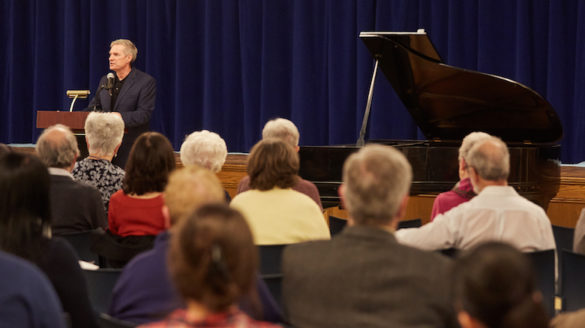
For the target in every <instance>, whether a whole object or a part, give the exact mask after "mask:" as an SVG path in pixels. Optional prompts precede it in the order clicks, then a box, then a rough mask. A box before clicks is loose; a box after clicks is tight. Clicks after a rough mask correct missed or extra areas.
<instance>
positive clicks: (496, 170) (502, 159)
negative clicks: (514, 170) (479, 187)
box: [466, 137, 510, 181]
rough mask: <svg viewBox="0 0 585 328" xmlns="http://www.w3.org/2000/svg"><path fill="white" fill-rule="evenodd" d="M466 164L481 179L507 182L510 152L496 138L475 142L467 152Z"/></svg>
mask: <svg viewBox="0 0 585 328" xmlns="http://www.w3.org/2000/svg"><path fill="white" fill-rule="evenodd" d="M466 162H467V165H468V166H469V167H472V168H474V169H475V171H477V174H478V175H479V176H480V177H481V178H482V179H485V180H488V181H499V180H507V179H508V175H509V173H510V152H509V151H508V147H507V146H506V144H505V143H504V142H503V141H502V140H501V139H500V138H497V137H489V138H487V139H483V140H480V141H478V142H476V143H475V145H473V147H471V149H470V150H469V154H468V156H467V159H466Z"/></svg>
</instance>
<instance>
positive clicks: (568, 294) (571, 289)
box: [560, 250, 585, 311]
mask: <svg viewBox="0 0 585 328" xmlns="http://www.w3.org/2000/svg"><path fill="white" fill-rule="evenodd" d="M584 278H585V255H582V254H577V253H573V252H571V251H567V250H562V251H561V281H560V286H561V288H560V289H561V291H560V295H561V297H562V300H563V305H562V309H563V311H575V310H579V309H583V308H585V279H584Z"/></svg>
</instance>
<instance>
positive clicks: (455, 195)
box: [431, 132, 490, 221]
mask: <svg viewBox="0 0 585 328" xmlns="http://www.w3.org/2000/svg"><path fill="white" fill-rule="evenodd" d="M489 136H490V135H489V134H487V133H485V132H471V133H470V134H468V135H467V136H465V138H463V141H462V142H461V147H459V157H458V159H457V160H458V163H459V182H457V184H455V186H454V187H453V189H451V190H449V191H446V192H443V193H440V194H439V195H437V197H436V198H435V201H434V202H433V209H432V211H431V221H433V219H434V218H435V216H437V215H439V214H442V213H445V212H447V211H448V210H450V209H452V208H453V207H456V206H457V205H459V204H461V203H465V202H466V201H468V200H470V199H472V198H473V197H475V195H476V194H475V192H473V186H472V185H471V180H469V175H468V174H467V170H466V167H467V164H466V159H465V158H466V157H467V155H468V154H469V149H471V147H472V146H473V145H474V144H475V143H476V142H478V141H479V140H482V139H485V138H488V137H489Z"/></svg>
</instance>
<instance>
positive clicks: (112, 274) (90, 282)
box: [83, 269, 122, 313]
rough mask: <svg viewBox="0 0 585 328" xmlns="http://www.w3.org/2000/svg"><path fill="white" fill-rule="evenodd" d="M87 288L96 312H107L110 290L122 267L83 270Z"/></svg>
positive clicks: (110, 296)
mask: <svg viewBox="0 0 585 328" xmlns="http://www.w3.org/2000/svg"><path fill="white" fill-rule="evenodd" d="M83 273H84V276H85V280H86V281H87V287H88V288H87V290H88V293H89V299H90V301H91V304H92V306H93V309H94V311H95V312H97V313H107V312H108V309H109V307H110V301H111V298H112V291H113V289H114V286H115V285H116V281H118V277H120V274H121V273H122V269H98V270H83Z"/></svg>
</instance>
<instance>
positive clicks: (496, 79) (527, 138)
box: [360, 31, 563, 143]
mask: <svg viewBox="0 0 585 328" xmlns="http://www.w3.org/2000/svg"><path fill="white" fill-rule="evenodd" d="M360 38H361V39H362V41H363V42H364V43H365V45H366V47H367V48H368V49H369V51H370V52H371V54H372V56H373V57H374V58H377V59H379V66H380V68H381V69H382V72H384V75H385V76H386V78H387V79H388V81H390V84H391V85H392V87H393V88H394V90H395V91H396V93H397V94H398V96H399V97H400V99H401V100H402V102H403V103H404V105H405V106H406V108H407V109H408V111H409V112H410V114H411V115H412V116H413V118H414V120H415V122H416V123H417V124H418V126H419V127H420V129H421V130H422V132H423V133H424V134H425V136H426V137H427V139H429V140H461V139H463V137H465V136H466V135H467V134H468V133H470V132H473V131H484V132H487V133H490V134H492V135H495V136H499V137H500V138H502V139H503V140H504V141H511V142H536V143H556V142H558V141H559V140H560V139H561V138H562V135H563V128H562V125H561V121H560V119H559V117H558V115H557V113H556V112H555V110H554V109H553V108H552V106H551V105H550V104H549V103H548V101H546V100H545V99H544V98H543V97H542V96H540V95H539V94H538V93H536V92H535V91H534V90H532V89H530V88H528V87H526V86H524V85H522V84H520V83H518V82H515V81H512V80H510V79H506V78H503V77H500V76H496V75H490V74H486V73H480V72H475V71H471V70H466V69H462V68H458V67H453V66H449V65H446V64H444V63H443V62H442V60H441V57H440V56H439V54H438V53H437V51H436V50H435V47H434V46H433V44H432V42H431V40H430V39H429V37H428V35H427V34H426V33H425V32H422V31H419V32H416V33H408V32H407V33H405V32H362V33H360Z"/></svg>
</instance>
